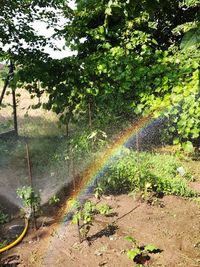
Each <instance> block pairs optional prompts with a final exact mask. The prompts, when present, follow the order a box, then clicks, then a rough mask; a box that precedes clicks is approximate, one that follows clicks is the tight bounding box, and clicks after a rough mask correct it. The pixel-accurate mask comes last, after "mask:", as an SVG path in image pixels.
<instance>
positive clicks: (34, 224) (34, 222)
mask: <svg viewBox="0 0 200 267" xmlns="http://www.w3.org/2000/svg"><path fill="white" fill-rule="evenodd" d="M26 156H27V164H28V175H29V183H30V187H31V188H32V189H33V177H32V168H31V160H30V153H29V146H28V143H26ZM31 213H32V214H33V216H32V218H33V228H34V229H35V230H37V221H36V215H35V207H34V206H33V204H32V203H31Z"/></svg>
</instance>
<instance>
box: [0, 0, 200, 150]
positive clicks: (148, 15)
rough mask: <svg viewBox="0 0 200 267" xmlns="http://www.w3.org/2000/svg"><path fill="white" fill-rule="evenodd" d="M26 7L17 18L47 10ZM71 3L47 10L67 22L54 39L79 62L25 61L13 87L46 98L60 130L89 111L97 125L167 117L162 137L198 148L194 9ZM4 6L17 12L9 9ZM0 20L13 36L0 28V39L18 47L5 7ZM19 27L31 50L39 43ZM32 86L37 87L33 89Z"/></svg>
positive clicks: (148, 2)
mask: <svg viewBox="0 0 200 267" xmlns="http://www.w3.org/2000/svg"><path fill="white" fill-rule="evenodd" d="M16 2H17V3H18V1H13V3H16ZM19 2H20V3H23V1H19ZM25 2H26V3H27V2H29V1H25ZM30 2H31V3H32V5H31V8H30V7H29V9H28V10H29V12H28V13H26V12H25V11H23V13H25V14H26V15H25V19H24V21H26V20H27V21H28V20H30V21H31V20H32V19H33V14H34V12H35V9H36V6H41V7H43V5H45V3H46V2H45V3H43V2H44V1H35V2H36V3H35V2H33V1H30ZM11 3H12V1H11ZM33 3H34V4H33ZM75 3H76V8H75V9H74V10H73V9H70V8H69V6H68V5H67V2H66V1H63V3H62V1H50V2H48V4H46V5H47V6H54V7H57V6H58V7H59V8H60V9H61V10H62V12H63V16H65V17H66V18H67V19H68V23H67V24H66V25H65V27H64V28H63V29H62V30H57V35H58V36H62V37H63V38H65V40H66V44H67V45H68V46H69V47H70V48H71V49H72V50H74V51H76V52H77V55H76V56H71V57H66V58H63V59H62V60H52V59H51V58H46V59H45V60H44V59H43V60H40V61H38V60H37V59H36V58H33V57H31V58H30V60H29V61H28V62H26V63H25V62H23V65H22V66H21V67H20V68H19V72H18V77H19V81H20V82H21V83H22V84H23V83H25V84H26V87H27V89H28V90H29V91H30V92H36V93H37V94H39V95H40V94H41V93H42V92H47V93H48V94H49V101H48V102H47V103H45V104H44V107H45V108H47V109H52V110H53V111H55V112H56V113H57V114H59V115H60V118H61V121H62V122H63V123H68V122H69V120H70V119H72V118H79V119H80V116H81V115H84V114H85V113H88V112H89V113H90V116H92V118H93V119H95V118H98V119H101V120H102V121H107V120H109V118H112V120H113V119H114V118H116V117H117V118H120V117H121V118H123V117H130V118H131V117H134V116H138V115H141V114H146V113H149V112H151V113H154V114H155V116H160V115H161V114H162V115H164V116H166V118H167V120H168V124H169V127H168V128H167V133H166V136H168V137H170V138H172V139H173V141H174V143H175V144H179V143H182V144H183V145H184V146H185V147H190V146H191V144H192V143H190V142H191V141H192V142H193V143H195V142H197V140H198V138H199V131H200V130H199V129H200V101H199V92H200V90H199V56H200V55H199V51H200V50H199V4H200V2H199V1H198V0H182V1H178V0H165V1H163V0H142V1H141V0H134V1H133V0H101V1H96V0H87V1H86V0H77V1H75ZM20 5H21V4H20ZM7 6H8V7H7V8H11V9H12V10H14V11H13V12H15V7H14V6H13V7H12V5H11V4H10V5H9V4H7ZM22 7H23V8H25V9H26V8H27V6H26V5H24V6H23V5H22ZM45 7H46V6H45ZM45 10H46V9H45ZM18 12H19V11H18ZM38 12H39V11H38ZM43 12H44V13H43V14H45V11H44V10H43ZM36 13H37V12H36ZM38 14H40V12H39V13H38ZM38 14H37V15H38ZM2 16H3V17H4V18H5V21H4V23H5V24H6V25H7V26H6V27H7V28H8V29H11V30H10V31H11V33H13V35H12V34H8V32H9V31H8V30H7V31H6V33H5V32H4V30H3V27H2V26H0V37H1V36H4V35H5V36H4V38H3V39H4V40H5V42H4V43H6V41H9V40H12V41H14V42H16V43H17V39H16V38H18V34H16V33H15V31H16V29H18V33H19V28H16V26H15V25H14V22H13V21H12V23H11V25H10V24H9V23H8V21H9V15H7V12H6V7H5V9H3V13H2ZM7 16H8V18H7ZM19 16H20V12H19ZM45 16H46V14H45ZM11 17H13V15H12V13H11ZM51 17H53V16H52V14H51ZM19 21H20V19H19ZM19 24H20V23H19ZM20 25H21V24H20ZM23 27H24V28H23ZM23 27H22V28H21V29H22V30H21V31H20V32H22V35H24V37H23V36H22V39H25V40H27V42H28V43H29V42H30V47H31V43H33V42H38V41H41V39H40V37H38V36H37V39H34V38H36V37H35V36H34V34H33V33H32V31H31V30H29V29H27V28H26V27H25V26H23ZM16 36H17V37H16ZM18 47H19V46H18ZM38 80H39V81H40V82H41V88H38V86H37V81H38ZM27 83H28V85H27ZM91 114H92V115H91Z"/></svg>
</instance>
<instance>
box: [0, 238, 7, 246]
mask: <svg viewBox="0 0 200 267" xmlns="http://www.w3.org/2000/svg"><path fill="white" fill-rule="evenodd" d="M7 243H8V240H4V241H2V242H0V248H3V247H5V246H6V245H7Z"/></svg>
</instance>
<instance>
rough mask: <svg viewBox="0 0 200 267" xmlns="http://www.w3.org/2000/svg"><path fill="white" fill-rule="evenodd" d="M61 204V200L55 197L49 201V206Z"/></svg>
mask: <svg viewBox="0 0 200 267" xmlns="http://www.w3.org/2000/svg"><path fill="white" fill-rule="evenodd" d="M59 202H60V199H59V198H58V197H57V196H56V195H53V196H52V197H51V198H50V199H49V205H56V204H58V203H59Z"/></svg>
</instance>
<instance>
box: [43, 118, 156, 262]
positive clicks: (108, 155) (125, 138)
mask: <svg viewBox="0 0 200 267" xmlns="http://www.w3.org/2000/svg"><path fill="white" fill-rule="evenodd" d="M158 119H160V118H158ZM158 119H155V118H154V117H153V115H149V116H146V117H143V118H141V119H140V120H138V121H136V122H134V123H133V125H132V126H131V127H130V128H128V129H127V130H126V131H124V132H123V133H121V134H120V135H119V136H118V137H117V138H116V139H115V141H114V142H113V144H111V145H110V147H108V149H107V150H106V151H105V152H104V153H103V155H102V157H101V158H100V159H99V160H97V161H96V162H94V163H93V164H91V165H90V166H89V167H88V168H87V169H86V170H85V171H84V173H83V174H82V177H83V178H82V180H81V182H80V183H79V185H78V187H77V188H76V190H75V191H74V192H72V193H71V195H70V196H69V198H68V199H67V201H66V203H65V205H64V207H63V209H62V211H61V214H60V218H61V222H62V223H61V224H59V226H58V229H57V233H58V235H62V229H63V227H65V226H66V223H68V222H69V221H70V219H71V218H72V215H73V206H72V205H71V204H70V203H72V202H73V201H68V200H69V199H70V200H72V199H73V200H79V201H81V200H84V199H87V196H88V194H90V193H91V191H92V189H94V186H95V184H96V182H97V181H98V180H99V179H100V178H101V177H102V175H103V174H104V172H105V170H106V168H107V166H109V164H110V163H111V161H113V160H115V158H116V156H117V155H119V154H120V152H121V150H122V148H123V147H129V146H130V144H131V143H132V142H133V139H134V138H135V137H136V136H137V134H139V133H140V132H141V131H142V130H144V129H146V128H147V127H149V126H152V127H153V126H154V122H156V121H158ZM51 245H52V246H53V242H51ZM52 250H53V248H52V249H51V248H49V251H48V252H47V254H48V257H49V256H50V257H51V252H50V251H52ZM48 257H46V258H48Z"/></svg>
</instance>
